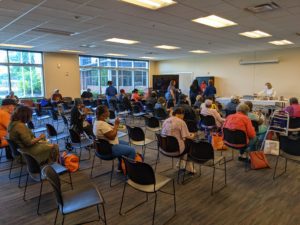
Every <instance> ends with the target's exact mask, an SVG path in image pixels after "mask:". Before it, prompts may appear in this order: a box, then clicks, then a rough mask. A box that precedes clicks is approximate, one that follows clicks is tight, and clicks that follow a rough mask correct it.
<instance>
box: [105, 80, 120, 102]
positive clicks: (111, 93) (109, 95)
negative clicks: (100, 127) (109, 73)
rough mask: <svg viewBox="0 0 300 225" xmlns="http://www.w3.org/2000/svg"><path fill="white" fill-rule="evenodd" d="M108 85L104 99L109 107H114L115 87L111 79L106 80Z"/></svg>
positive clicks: (115, 100)
mask: <svg viewBox="0 0 300 225" xmlns="http://www.w3.org/2000/svg"><path fill="white" fill-rule="evenodd" d="M107 85H108V87H107V88H106V90H105V95H106V100H107V103H108V105H109V106H110V107H115V105H114V103H116V102H117V97H116V96H117V94H118V91H117V89H116V88H115V87H114V86H113V82H112V81H108V82H107Z"/></svg>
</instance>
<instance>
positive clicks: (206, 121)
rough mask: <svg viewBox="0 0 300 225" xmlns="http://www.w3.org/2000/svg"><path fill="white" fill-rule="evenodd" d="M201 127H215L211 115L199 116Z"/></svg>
mask: <svg viewBox="0 0 300 225" xmlns="http://www.w3.org/2000/svg"><path fill="white" fill-rule="evenodd" d="M200 117H201V122H202V125H204V126H206V127H211V126H216V121H215V118H214V117H213V116H211V115H206V116H204V115H202V114H200Z"/></svg>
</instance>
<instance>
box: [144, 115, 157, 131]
mask: <svg viewBox="0 0 300 225" xmlns="http://www.w3.org/2000/svg"><path fill="white" fill-rule="evenodd" d="M145 119H146V125H147V126H148V127H151V128H157V127H159V126H160V125H159V120H158V119H157V118H156V117H153V116H151V117H150V118H148V117H145Z"/></svg>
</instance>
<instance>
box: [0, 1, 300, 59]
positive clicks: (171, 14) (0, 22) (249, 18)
mask: <svg viewBox="0 0 300 225" xmlns="http://www.w3.org/2000/svg"><path fill="white" fill-rule="evenodd" d="M176 1H177V2H178V4H175V5H172V6H169V7H166V8H162V9H160V10H157V11H152V10H148V9H145V8H140V7H136V6H134V5H130V4H127V3H123V2H120V1H118V0H0V43H13V44H23V45H33V46H35V47H34V48H32V50H35V51H46V52H57V51H59V50H61V49H72V50H80V51H83V52H84V54H86V55H98V56H101V55H104V54H106V53H120V54H126V55H128V58H138V57H141V56H149V57H155V59H157V60H165V59H173V58H182V57H198V55H195V54H193V53H189V51H190V50H196V49H201V50H206V51H210V52H211V53H210V54H217V55H218V54H228V53H236V52H249V51H251V52H253V51H259V50H270V49H281V48H287V47H284V46H282V47H279V46H274V45H271V44H269V43H268V42H269V41H273V40H281V39H287V40H290V41H292V42H294V43H295V45H292V46H288V48H291V47H299V46H300V36H297V35H296V33H297V32H300V0H274V2H276V3H277V4H278V5H279V6H280V9H277V10H275V11H272V12H265V13H261V14H253V13H250V12H248V11H246V10H244V8H246V7H249V6H255V5H258V4H262V3H267V2H269V1H270V0H176ZM211 14H215V15H218V16H221V17H223V18H226V19H229V20H232V21H234V22H236V23H238V26H232V27H227V28H221V29H214V28H211V27H208V26H205V25H201V24H197V23H194V22H191V20H192V19H195V18H198V17H202V16H208V15H211ZM37 27H42V28H50V29H56V30H63V31H70V32H76V33H78V34H76V35H73V36H61V35H54V34H48V33H42V32H36V31H32V29H33V28H37ZM257 29H258V30H262V31H264V32H267V33H269V34H271V35H272V37H269V38H262V39H250V38H246V37H243V36H240V35H238V33H240V32H245V31H251V30H257ZM112 37H118V38H125V39H133V40H137V41H140V43H138V44H135V45H123V44H114V43H109V42H105V41H104V40H105V39H107V38H112ZM83 44H93V45H96V46H97V47H96V48H86V47H80V45H83ZM163 44H166V45H175V46H179V47H181V49H179V50H172V51H170V50H161V49H156V48H153V46H155V45H163Z"/></svg>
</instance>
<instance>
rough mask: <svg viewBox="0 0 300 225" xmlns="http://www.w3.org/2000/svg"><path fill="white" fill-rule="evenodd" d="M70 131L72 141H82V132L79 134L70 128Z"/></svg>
mask: <svg viewBox="0 0 300 225" xmlns="http://www.w3.org/2000/svg"><path fill="white" fill-rule="evenodd" d="M69 133H70V139H71V142H72V143H80V142H81V138H80V134H78V133H77V132H76V131H74V130H73V129H69Z"/></svg>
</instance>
